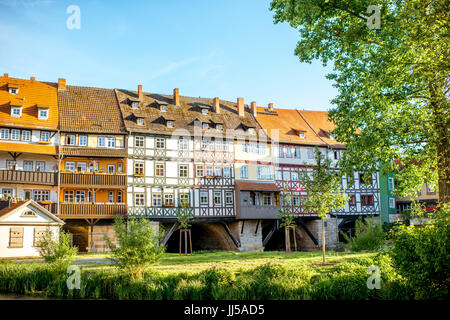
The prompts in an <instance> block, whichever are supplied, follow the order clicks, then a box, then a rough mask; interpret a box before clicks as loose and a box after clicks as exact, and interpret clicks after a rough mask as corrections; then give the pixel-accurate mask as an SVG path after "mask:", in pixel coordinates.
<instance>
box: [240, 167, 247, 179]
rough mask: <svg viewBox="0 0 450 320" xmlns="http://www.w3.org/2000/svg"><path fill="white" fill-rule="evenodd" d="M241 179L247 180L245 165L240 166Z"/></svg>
mask: <svg viewBox="0 0 450 320" xmlns="http://www.w3.org/2000/svg"><path fill="white" fill-rule="evenodd" d="M241 178H242V179H248V166H247V165H243V166H241Z"/></svg>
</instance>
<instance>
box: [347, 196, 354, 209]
mask: <svg viewBox="0 0 450 320" xmlns="http://www.w3.org/2000/svg"><path fill="white" fill-rule="evenodd" d="M348 205H349V206H351V207H352V206H356V196H355V195H351V196H350V197H349V198H348Z"/></svg>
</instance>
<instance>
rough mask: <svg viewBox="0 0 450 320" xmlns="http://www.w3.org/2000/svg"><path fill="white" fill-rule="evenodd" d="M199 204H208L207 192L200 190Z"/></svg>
mask: <svg viewBox="0 0 450 320" xmlns="http://www.w3.org/2000/svg"><path fill="white" fill-rule="evenodd" d="M200 204H208V192H207V191H200Z"/></svg>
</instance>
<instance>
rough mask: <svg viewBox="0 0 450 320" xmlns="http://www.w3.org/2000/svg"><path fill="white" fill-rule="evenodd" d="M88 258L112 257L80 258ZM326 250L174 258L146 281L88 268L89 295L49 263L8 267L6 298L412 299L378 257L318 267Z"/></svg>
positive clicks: (0, 283)
mask: <svg viewBox="0 0 450 320" xmlns="http://www.w3.org/2000/svg"><path fill="white" fill-rule="evenodd" d="M79 257H80V258H85V257H95V258H99V257H102V258H104V257H108V255H107V254H102V255H98V254H95V255H80V256H79ZM321 259H322V257H321V252H295V253H284V252H248V253H238V252H230V251H207V252H205V251H203V252H195V253H194V255H193V256H180V255H178V254H171V253H166V254H164V256H163V258H162V259H161V260H160V262H159V263H158V264H157V265H154V266H153V267H152V268H150V269H148V270H147V271H146V272H145V273H144V276H143V278H142V279H132V278H130V277H129V275H127V274H124V273H123V272H121V271H120V270H118V269H117V268H116V267H113V266H110V265H106V264H104V263H102V264H95V265H93V264H86V265H81V269H82V277H81V289H80V290H73V291H70V290H68V289H67V286H66V279H67V277H68V275H67V274H66V270H65V268H60V267H58V266H54V265H51V264H47V263H39V262H33V263H25V264H15V263H10V262H5V263H0V292H5V293H15V294H27V295H43V296H49V297H63V298H83V299H100V298H106V299H230V300H242V299H244V300H245V299H249V300H253V299H308V300H309V299H313V300H322V299H333V300H335V299H356V300H358V299H362V300H368V299H405V298H410V297H411V296H412V293H411V292H410V291H408V290H409V289H408V288H407V286H406V285H405V281H404V280H403V279H401V278H400V277H399V276H398V275H397V274H396V273H395V271H394V270H393V269H392V267H391V264H390V260H389V258H388V257H386V256H383V255H380V256H377V255H376V254H375V253H350V252H327V262H338V264H336V265H333V266H327V267H324V266H318V265H314V263H317V262H321ZM370 265H378V266H380V268H381V270H382V279H383V280H382V283H383V288H382V290H380V291H379V292H378V291H374V290H369V289H368V288H367V285H366V281H367V278H368V276H369V275H368V274H367V267H368V266H370Z"/></svg>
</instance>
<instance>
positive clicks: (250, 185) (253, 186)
mask: <svg viewBox="0 0 450 320" xmlns="http://www.w3.org/2000/svg"><path fill="white" fill-rule="evenodd" d="M236 187H237V188H238V189H239V190H251V191H280V190H279V189H278V188H277V186H276V185H275V183H263V182H245V181H236Z"/></svg>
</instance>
